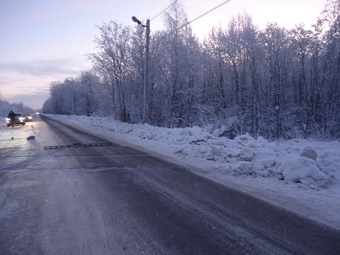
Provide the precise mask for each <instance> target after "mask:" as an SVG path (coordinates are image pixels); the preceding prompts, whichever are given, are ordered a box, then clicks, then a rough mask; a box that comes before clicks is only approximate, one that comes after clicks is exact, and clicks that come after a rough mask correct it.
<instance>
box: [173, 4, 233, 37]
mask: <svg viewBox="0 0 340 255" xmlns="http://www.w3.org/2000/svg"><path fill="white" fill-rule="evenodd" d="M230 1H231V0H227V1H224V2H223V3H221V4H219V5H217V6H216V7H214V8H212V9H211V10H209V11H207V12H205V13H203V14H202V15H200V16H198V17H197V18H195V19H193V20H191V21H189V22H187V23H185V24H184V25H182V26H180V27H178V28H177V29H176V31H177V30H179V29H181V28H183V27H185V26H187V25H189V24H190V23H192V22H194V21H196V20H198V19H199V18H202V17H203V16H205V15H207V14H208V13H210V12H212V11H214V10H216V9H217V8H220V7H221V6H222V5H225V4H226V3H228V2H230Z"/></svg>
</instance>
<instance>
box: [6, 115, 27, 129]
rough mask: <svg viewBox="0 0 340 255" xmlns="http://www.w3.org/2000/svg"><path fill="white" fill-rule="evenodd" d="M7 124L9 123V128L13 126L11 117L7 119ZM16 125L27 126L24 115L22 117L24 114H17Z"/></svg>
mask: <svg viewBox="0 0 340 255" xmlns="http://www.w3.org/2000/svg"><path fill="white" fill-rule="evenodd" d="M6 123H7V127H9V126H10V125H12V123H11V118H10V117H9V116H8V117H7V118H6ZM14 124H19V125H20V124H21V125H25V124H26V122H25V117H24V115H22V113H15V119H14V122H13V125H14Z"/></svg>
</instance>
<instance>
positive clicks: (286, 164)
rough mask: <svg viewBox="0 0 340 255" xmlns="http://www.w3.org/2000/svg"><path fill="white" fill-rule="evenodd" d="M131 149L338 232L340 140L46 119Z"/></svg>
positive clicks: (107, 120) (58, 117)
mask: <svg viewBox="0 0 340 255" xmlns="http://www.w3.org/2000/svg"><path fill="white" fill-rule="evenodd" d="M46 116H48V117H50V118H53V119H56V120H58V121H61V122H64V123H66V124H69V125H72V126H74V127H77V128H79V129H82V130H86V131H88V132H90V133H93V134H96V135H99V136H101V137H103V138H106V139H108V140H110V141H112V142H118V143H121V144H126V145H134V146H137V147H138V148H140V149H143V150H147V151H149V152H152V153H154V154H157V155H159V156H162V157H164V158H166V159H168V160H175V161H176V162H178V163H180V164H182V165H185V166H189V167H190V169H191V170H192V171H193V172H195V173H196V174H199V175H202V176H205V177H207V178H209V179H212V180H214V181H217V182H219V183H221V184H224V185H227V186H229V187H232V188H235V189H238V190H241V191H243V192H247V193H249V194H251V195H254V196H256V197H258V198H260V199H263V200H266V201H268V202H271V203H273V204H275V205H277V206H280V207H282V208H285V209H287V210H291V211H294V212H296V213H299V214H301V215H304V216H306V217H309V218H312V219H314V220H317V221H319V222H323V223H325V224H328V225H330V226H332V227H335V228H337V229H340V142H339V141H331V142H319V141H312V140H301V139H294V140H288V141H279V142H278V141H277V142H269V141H267V140H266V139H264V138H261V137H259V138H258V139H253V138H252V137H251V136H249V135H241V136H238V137H236V138H235V139H234V140H230V139H227V138H224V137H216V136H213V135H211V134H210V133H209V132H207V131H206V130H203V129H201V128H199V127H192V128H185V129H178V128H174V129H170V128H159V127H154V126H150V125H147V124H134V125H132V124H127V123H122V122H119V121H116V120H114V119H111V118H101V117H86V116H64V115H46Z"/></svg>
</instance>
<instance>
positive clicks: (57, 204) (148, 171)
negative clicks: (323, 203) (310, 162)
mask: <svg viewBox="0 0 340 255" xmlns="http://www.w3.org/2000/svg"><path fill="white" fill-rule="evenodd" d="M32 124H33V125H34V127H35V130H36V135H37V136H36V139H35V140H30V141H29V140H26V137H28V136H29V135H31V133H32V130H31V127H30V125H29V124H28V125H26V126H24V127H21V126H17V127H15V128H14V129H12V128H7V127H5V126H4V125H1V127H0V135H1V136H0V254H340V241H339V240H340V232H339V231H336V230H333V229H330V228H328V227H326V226H324V225H320V224H318V223H315V222H313V221H310V220H307V219H304V218H301V217H299V216H297V215H294V214H292V213H290V212H287V211H284V210H281V209H279V208H276V207H273V206H271V205H268V204H266V203H264V202H262V201H259V200H256V199H254V198H252V197H250V196H248V195H245V194H242V193H239V192H236V191H234V190H231V189H228V188H226V187H223V186H221V185H219V184H216V183H214V182H212V181H209V180H206V179H204V178H202V177H199V176H196V175H194V174H192V173H191V172H190V171H189V170H186V169H184V168H182V167H179V166H176V165H174V164H171V163H168V162H165V161H162V160H160V159H157V158H154V157H152V155H149V154H147V153H145V152H141V151H137V150H134V149H132V148H128V147H124V146H121V145H117V144H114V145H113V146H110V147H93V148H66V149H54V150H44V146H46V145H58V144H74V143H83V144H86V143H97V142H107V141H104V140H102V139H101V138H98V137H94V136H91V135H88V134H85V133H82V132H80V131H77V130H74V129H70V128H69V127H66V126H64V125H61V124H59V123H57V122H55V121H49V120H46V122H43V121H41V120H39V119H38V120H37V121H35V122H33V123H32ZM12 137H13V139H11V138H12Z"/></svg>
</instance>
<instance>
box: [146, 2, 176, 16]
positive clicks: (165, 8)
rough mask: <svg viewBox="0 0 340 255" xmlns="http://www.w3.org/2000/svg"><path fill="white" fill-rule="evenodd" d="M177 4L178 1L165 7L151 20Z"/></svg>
mask: <svg viewBox="0 0 340 255" xmlns="http://www.w3.org/2000/svg"><path fill="white" fill-rule="evenodd" d="M177 2H178V0H176V1H175V2H173V3H172V4H170V5H169V6H168V7H166V8H165V9H164V10H163V11H161V12H160V13H158V14H157V15H156V16H155V17H153V18H152V19H151V20H153V19H155V18H157V17H158V16H159V15H161V14H162V13H163V12H165V11H166V10H167V9H169V8H171V6H173V5H174V4H176V3H177Z"/></svg>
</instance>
